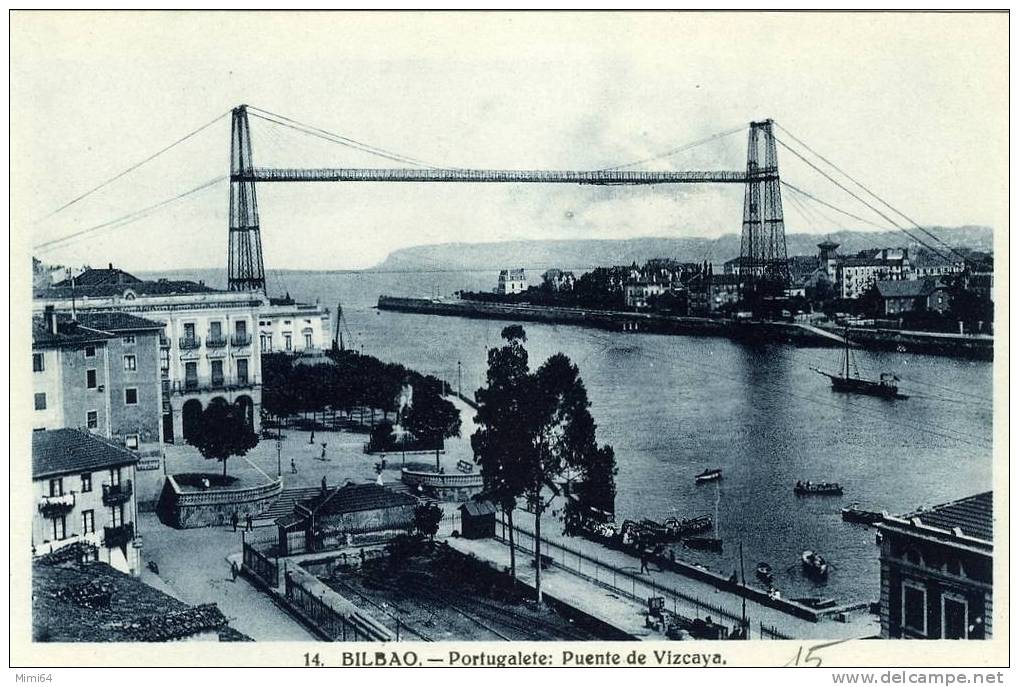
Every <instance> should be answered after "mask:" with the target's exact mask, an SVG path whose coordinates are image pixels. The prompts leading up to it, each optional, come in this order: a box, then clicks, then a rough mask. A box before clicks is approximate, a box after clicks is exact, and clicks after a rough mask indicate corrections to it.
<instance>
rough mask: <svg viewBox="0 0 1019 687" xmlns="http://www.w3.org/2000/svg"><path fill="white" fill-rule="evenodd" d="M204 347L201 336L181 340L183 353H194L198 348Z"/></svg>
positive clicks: (186, 337) (184, 337)
mask: <svg viewBox="0 0 1019 687" xmlns="http://www.w3.org/2000/svg"><path fill="white" fill-rule="evenodd" d="M201 347H202V338H201V337H200V336H194V337H191V336H182V337H181V338H180V350H182V351H193V350H195V349H196V348H201Z"/></svg>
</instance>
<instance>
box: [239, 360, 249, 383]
mask: <svg viewBox="0 0 1019 687" xmlns="http://www.w3.org/2000/svg"><path fill="white" fill-rule="evenodd" d="M237 383H238V384H247V383H248V359H247V358H238V359H237Z"/></svg>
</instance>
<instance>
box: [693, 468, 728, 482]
mask: <svg viewBox="0 0 1019 687" xmlns="http://www.w3.org/2000/svg"><path fill="white" fill-rule="evenodd" d="M719 479H722V469H721V468H713V469H710V470H705V471H704V472H702V473H701V474H699V475H697V476H696V477H694V482H697V483H698V484H700V483H702V482H714V481H715V480H719Z"/></svg>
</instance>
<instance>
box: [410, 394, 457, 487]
mask: <svg viewBox="0 0 1019 687" xmlns="http://www.w3.org/2000/svg"><path fill="white" fill-rule="evenodd" d="M406 425H407V429H408V430H410V432H411V433H412V434H413V435H414V436H416V437H418V438H419V439H423V440H425V441H429V442H434V446H435V471H436V472H439V451H440V450H441V448H442V441H443V439H448V438H451V437H458V436H460V411H459V410H457V407H456V406H455V405H453V404H452V403H450V402H449V401H448V400H446V399H445V398H443V397H442V396H438V395H434V394H418V393H415V394H414V403H413V404H411V407H410V412H408V413H407V420H406Z"/></svg>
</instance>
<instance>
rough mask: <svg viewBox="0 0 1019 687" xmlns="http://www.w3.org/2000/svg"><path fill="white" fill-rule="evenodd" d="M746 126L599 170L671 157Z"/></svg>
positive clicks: (622, 167) (621, 167) (605, 170)
mask: <svg viewBox="0 0 1019 687" xmlns="http://www.w3.org/2000/svg"><path fill="white" fill-rule="evenodd" d="M746 128H747V127H746V125H743V126H738V127H736V128H734V129H729V130H727V131H722V132H720V133H717V134H713V135H711V136H708V137H706V138H702V139H700V140H698V141H693V142H692V143H686V144H684V145H681V146H679V147H678V148H672V149H671V150H667V151H665V152H664V153H661V154H659V155H654V156H652V157H647V158H644V159H643V160H636V161H634V162H627V163H626V164H622V165H616V166H615V167H606V168H604V169H601V170H599V171H601V172H611V171H612V170H615V169H625V168H626V167H635V166H637V165H642V164H644V163H646V162H654V161H655V160H661V159H663V158H666V157H671V156H673V155H678V154H679V153H682V152H684V151H687V150H690V149H692V148H696V147H697V146H699V145H703V144H705V143H710V142H712V141H716V140H719V139H722V138H725V137H726V136H732V135H733V134H735V133H739V132H740V131H745V130H746Z"/></svg>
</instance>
